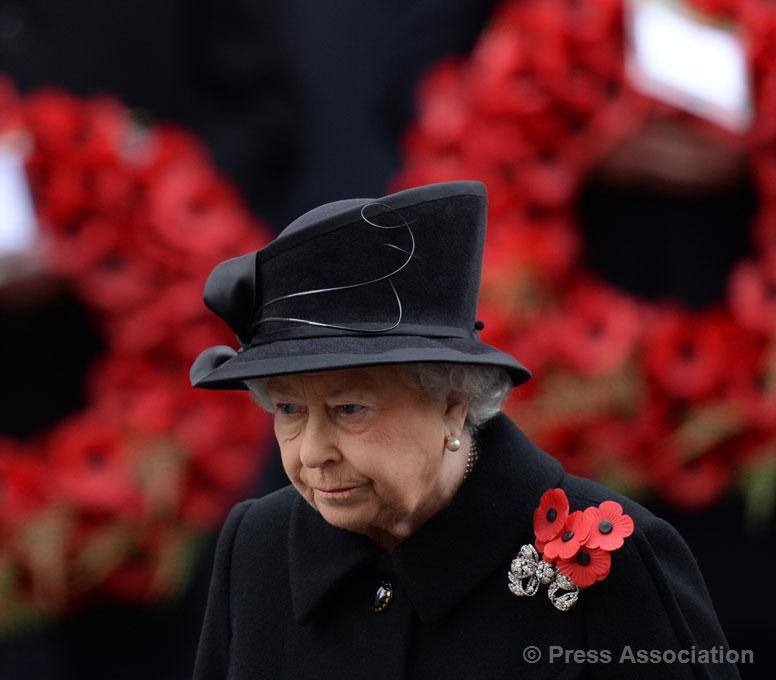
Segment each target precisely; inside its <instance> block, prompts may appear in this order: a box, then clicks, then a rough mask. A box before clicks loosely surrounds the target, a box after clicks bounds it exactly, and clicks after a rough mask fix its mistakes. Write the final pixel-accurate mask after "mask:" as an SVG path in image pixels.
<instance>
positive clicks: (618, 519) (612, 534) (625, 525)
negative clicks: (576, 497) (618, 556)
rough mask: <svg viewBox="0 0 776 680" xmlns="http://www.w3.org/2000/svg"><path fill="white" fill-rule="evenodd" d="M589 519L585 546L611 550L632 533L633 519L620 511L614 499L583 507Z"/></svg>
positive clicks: (619, 546) (620, 545) (620, 544)
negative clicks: (588, 531)
mask: <svg viewBox="0 0 776 680" xmlns="http://www.w3.org/2000/svg"><path fill="white" fill-rule="evenodd" d="M584 512H585V515H586V516H587V518H588V520H589V521H590V536H589V537H588V539H587V542H586V543H585V547H587V548H601V550H606V551H607V552H611V551H612V550H617V549H618V548H621V547H622V544H623V542H624V540H625V539H626V538H627V537H628V536H630V535H631V534H632V533H633V520H632V519H631V517H630V515H625V514H623V512H622V506H621V505H620V504H619V503H617V502H616V501H604V502H603V503H601V504H600V505H599V506H598V507H595V506H591V507H589V508H585V511H584Z"/></svg>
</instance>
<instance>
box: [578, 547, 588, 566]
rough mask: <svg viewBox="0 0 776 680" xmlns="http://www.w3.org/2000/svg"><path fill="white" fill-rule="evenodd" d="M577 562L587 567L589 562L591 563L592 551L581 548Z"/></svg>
mask: <svg viewBox="0 0 776 680" xmlns="http://www.w3.org/2000/svg"><path fill="white" fill-rule="evenodd" d="M577 564H581V565H582V566H583V567H586V566H587V565H588V564H590V553H589V552H587V550H580V551H579V553H578V554H577Z"/></svg>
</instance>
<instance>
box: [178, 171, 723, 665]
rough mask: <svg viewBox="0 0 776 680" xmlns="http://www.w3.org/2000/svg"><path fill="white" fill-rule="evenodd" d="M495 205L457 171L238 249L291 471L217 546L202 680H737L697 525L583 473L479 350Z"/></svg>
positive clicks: (237, 294) (237, 295) (245, 354)
mask: <svg viewBox="0 0 776 680" xmlns="http://www.w3.org/2000/svg"><path fill="white" fill-rule="evenodd" d="M486 208H487V197H486V191H485V187H484V186H483V185H482V184H481V183H479V182H449V183H442V184H434V185H430V186H425V187H419V188H416V189H410V190H407V191H401V192H399V193H396V194H392V195H390V196H386V197H384V198H381V199H353V200H346V201H338V202H336V203H330V204H327V205H324V206H321V207H319V208H316V209H315V210H312V211H310V212H308V213H306V214H305V215H303V216H302V217H300V218H298V219H297V220H296V221H294V222H293V223H292V224H290V225H289V226H288V227H287V228H286V229H285V230H283V231H282V232H281V233H280V235H279V236H278V237H277V238H276V239H275V240H274V241H273V242H272V243H270V244H269V245H268V246H267V247H265V248H264V249H263V250H261V251H259V252H258V253H250V254H248V255H244V256H241V257H238V258H234V259H231V260H227V261H226V262H223V263H221V264H220V265H219V266H218V267H216V269H215V270H214V271H213V273H212V274H211V276H210V278H209V279H208V282H207V284H206V288H205V303H206V304H207V306H208V307H209V308H210V309H211V310H213V311H214V312H216V313H217V314H218V315H219V316H221V318H223V319H224V321H225V322H226V323H227V324H228V325H229V327H230V328H231V329H232V330H233V331H234V333H235V334H236V336H237V339H238V341H239V344H240V347H239V349H238V350H236V351H235V350H234V349H232V348H230V347H226V346H218V347H212V348H209V349H207V350H205V351H204V352H203V353H202V354H201V355H200V356H199V357H198V359H197V360H196V362H195V363H194V365H193V366H192V369H191V380H192V384H193V385H194V386H196V387H203V388H211V389H250V390H251V394H252V395H253V396H254V398H255V399H256V400H257V402H258V403H259V404H260V405H261V406H262V407H263V408H264V409H266V410H267V411H269V412H270V413H271V414H272V417H273V419H274V430H275V436H276V437H277V441H278V444H279V447H280V455H281V458H282V463H283V468H284V469H285V471H286V473H287V475H288V478H289V480H290V482H291V484H290V485H289V486H287V487H285V488H283V489H280V490H279V491H277V492H275V493H273V494H270V495H268V496H266V497H264V498H260V499H254V500H247V501H244V502H242V503H240V504H238V505H237V506H236V507H235V508H234V509H233V510H232V512H231V514H230V515H229V518H228V519H227V521H226V524H225V526H224V528H223V530H222V532H221V536H220V538H219V542H218V547H217V553H216V560H215V565H214V568H213V576H212V581H211V589H210V596H209V601H208V606H207V612H206V616H205V623H204V627H203V630H202V637H201V640H200V646H199V651H198V654H197V661H196V671H195V678H197V680H216V679H220V678H223V679H224V680H226V678H230V679H232V680H241V679H246V680H247V679H248V678H251V679H255V678H271V679H272V680H278V679H279V678H296V679H299V678H316V679H321V678H483V679H484V678H489V679H490V678H518V677H524V676H527V677H537V678H538V677H548V678H549V677H555V676H561V677H564V678H576V677H593V678H622V677H639V678H652V677H654V678H685V677H686V678H690V677H713V678H736V677H738V673H737V670H736V667H735V665H734V664H733V663H731V659H730V653H731V650H728V648H727V644H726V642H725V638H724V635H723V633H722V631H721V629H720V626H719V623H718V621H717V618H716V615H715V613H714V609H713V606H712V604H711V602H710V600H709V596H708V593H707V590H706V587H705V585H704V582H703V579H702V577H701V575H700V573H699V570H698V567H697V565H696V563H695V561H694V559H693V557H692V555H691V553H690V551H689V550H688V548H687V546H686V545H685V544H684V542H683V541H682V539H681V538H680V536H679V535H678V534H677V532H676V531H675V530H674V529H673V528H672V527H671V526H670V525H668V524H666V523H665V522H663V521H662V520H660V519H658V518H657V517H655V516H654V515H652V514H651V513H650V512H649V511H647V510H646V509H644V508H643V507H641V506H640V505H638V504H636V503H635V502H633V501H630V500H629V499H627V498H625V497H623V496H620V495H618V494H616V493H614V492H613V491H610V490H609V489H607V488H605V487H603V486H601V485H599V484H597V483H595V482H592V481H590V480H587V479H582V478H580V477H576V476H574V475H571V474H567V473H565V472H564V470H563V468H562V467H561V465H560V464H559V463H558V462H557V461H556V460H555V459H554V458H553V457H552V456H551V455H549V454H548V453H545V452H544V451H542V450H541V449H539V448H538V447H537V446H536V445H535V444H533V443H532V442H531V440H530V439H528V438H527V437H526V436H525V435H524V434H523V433H522V432H521V431H520V429H519V428H518V427H517V426H516V425H515V424H514V423H512V422H511V421H510V420H509V419H508V418H507V417H506V416H505V415H504V414H503V413H501V404H502V402H503V401H504V399H505V397H506V396H507V394H508V393H509V391H510V389H511V388H512V387H514V386H516V385H519V384H521V383H523V382H525V381H526V380H528V379H529V378H530V377H531V374H530V372H529V371H528V370H527V369H526V368H525V367H524V366H522V365H521V364H520V363H519V362H518V361H517V360H516V359H514V358H513V357H511V356H509V355H508V354H505V353H503V352H501V351H499V350H497V349H496V348H494V347H491V346H489V345H487V344H485V343H483V342H481V341H480V340H479V337H478V331H479V330H481V329H482V327H483V323H482V322H481V321H479V320H477V318H476V303H477V297H478V292H479V281H480V270H481V263H482V250H483V244H484V238H485V223H486Z"/></svg>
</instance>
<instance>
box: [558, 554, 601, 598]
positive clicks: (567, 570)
mask: <svg viewBox="0 0 776 680" xmlns="http://www.w3.org/2000/svg"><path fill="white" fill-rule="evenodd" d="M557 566H558V570H559V571H560V572H561V573H562V574H565V575H566V576H568V577H569V579H571V582H572V583H573V584H574V585H575V586H577V587H578V588H587V587H588V586H592V585H593V584H594V583H596V582H597V581H603V580H604V579H605V578H606V577H607V576H608V575H609V569H610V568H611V566H612V556H611V555H610V554H609V553H608V552H606V551H605V550H602V549H601V548H589V547H588V546H583V547H582V548H581V550H579V552H577V554H576V555H573V556H571V557H569V558H565V559H559V560H558V564H557Z"/></svg>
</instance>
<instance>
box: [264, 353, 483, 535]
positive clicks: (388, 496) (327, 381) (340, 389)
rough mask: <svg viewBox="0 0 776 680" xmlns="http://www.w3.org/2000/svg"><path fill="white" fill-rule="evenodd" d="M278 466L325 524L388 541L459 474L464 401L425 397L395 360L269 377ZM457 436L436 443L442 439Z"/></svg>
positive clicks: (422, 514) (421, 516) (434, 505)
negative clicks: (454, 446) (450, 442)
mask: <svg viewBox="0 0 776 680" xmlns="http://www.w3.org/2000/svg"><path fill="white" fill-rule="evenodd" d="M267 391H268V394H269V397H270V399H271V401H272V403H273V404H274V405H275V413H274V425H275V436H276V437H277V440H278V444H279V446H280V453H281V457H282V460H283V468H284V469H285V471H286V474H287V475H288V477H289V479H290V480H291V482H292V483H293V485H294V486H295V487H296V489H297V490H298V491H299V493H300V494H302V496H303V497H304V498H305V500H306V501H307V502H308V503H310V505H312V506H313V507H314V508H315V509H316V510H318V511H319V512H320V513H321V515H322V516H323V517H324V519H326V521H327V522H329V523H330V524H333V525H334V526H337V527H340V528H343V529H349V530H351V531H358V532H360V533H365V534H367V535H369V536H370V537H372V538H373V539H374V540H376V541H378V542H379V543H380V544H381V545H383V546H384V547H387V548H389V549H392V546H393V545H395V544H396V543H397V542H399V541H400V540H402V539H403V538H406V537H407V536H409V535H410V534H411V533H412V532H413V531H414V530H415V528H417V526H419V525H420V524H421V523H422V522H424V521H425V520H426V519H428V517H430V516H431V515H432V514H434V513H435V512H436V511H437V510H439V509H441V508H442V507H444V506H445V505H447V504H448V503H449V502H450V500H451V499H452V496H453V495H454V494H455V491H456V490H457V488H458V486H459V485H460V483H461V480H462V478H463V472H464V468H465V465H466V455H467V452H468V447H469V441H470V440H469V436H468V434H467V433H466V432H465V431H464V430H463V425H464V421H465V418H466V411H467V408H468V407H467V405H466V403H465V402H462V401H454V400H450V401H451V403H447V401H444V402H443V401H431V400H429V399H427V398H426V397H424V396H423V395H421V394H419V393H418V392H417V391H416V390H414V389H412V388H411V387H409V386H408V385H406V384H405V383H404V382H403V381H402V379H401V377H400V375H399V372H398V369H397V368H396V367H395V366H379V367H369V368H358V369H346V370H339V371H326V372H322V373H303V374H297V375H286V376H278V377H273V378H270V379H269V381H268V383H267ZM451 434H452V435H455V436H457V437H459V438H460V439H461V441H462V446H461V448H460V449H459V450H458V451H455V452H453V451H449V450H447V449H446V448H445V437H446V436H447V435H451Z"/></svg>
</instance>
